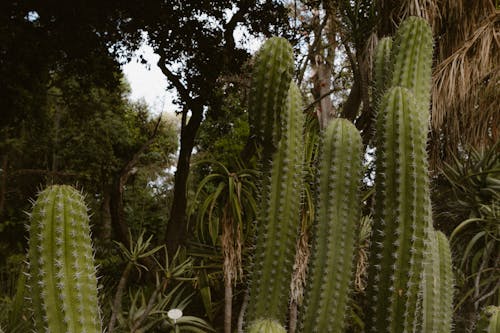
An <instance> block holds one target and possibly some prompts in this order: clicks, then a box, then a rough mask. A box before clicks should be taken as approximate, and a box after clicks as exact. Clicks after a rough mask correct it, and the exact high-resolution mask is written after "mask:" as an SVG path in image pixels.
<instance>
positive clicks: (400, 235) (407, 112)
mask: <svg viewBox="0 0 500 333" xmlns="http://www.w3.org/2000/svg"><path fill="white" fill-rule="evenodd" d="M423 119H424V117H422V116H421V115H419V114H418V108H417V106H416V102H415V98H414V97H413V94H412V93H411V92H410V91H409V90H407V89H405V88H401V87H395V88H391V89H390V90H389V91H388V92H387V94H386V95H384V98H383V99H382V102H381V106H380V110H379V112H378V117H377V159H376V176H375V177H376V183H375V216H374V228H373V229H374V231H373V235H372V249H371V254H370V256H371V258H370V264H371V267H370V270H369V281H370V282H369V284H368V290H367V293H368V297H369V299H368V302H369V303H370V304H371V307H370V309H369V311H368V313H367V328H368V329H370V330H371V331H373V332H407V331H411V329H410V328H411V327H413V326H414V324H415V312H416V306H417V300H418V292H419V284H418V282H417V280H419V279H421V277H422V259H423V258H422V257H423V253H424V239H425V230H426V227H427V224H428V223H429V222H428V221H429V219H430V218H431V216H430V211H429V207H430V202H429V200H430V198H429V179H428V175H427V158H426V150H425V147H426V139H427V123H426V122H424V121H423Z"/></svg>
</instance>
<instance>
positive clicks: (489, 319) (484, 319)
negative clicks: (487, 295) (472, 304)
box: [474, 305, 500, 333]
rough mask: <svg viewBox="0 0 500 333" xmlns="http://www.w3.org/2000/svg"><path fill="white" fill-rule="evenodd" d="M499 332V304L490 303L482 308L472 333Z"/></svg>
mask: <svg viewBox="0 0 500 333" xmlns="http://www.w3.org/2000/svg"><path fill="white" fill-rule="evenodd" d="M498 332H500V306H494V305H490V306H488V307H486V308H484V309H483V311H482V313H481V317H480V318H479V322H478V323H477V324H476V329H475V330H474V333H498Z"/></svg>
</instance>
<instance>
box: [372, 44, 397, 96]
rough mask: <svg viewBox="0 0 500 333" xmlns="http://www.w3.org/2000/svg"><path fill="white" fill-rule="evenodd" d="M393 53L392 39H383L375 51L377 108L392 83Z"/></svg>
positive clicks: (374, 70)
mask: <svg viewBox="0 0 500 333" xmlns="http://www.w3.org/2000/svg"><path fill="white" fill-rule="evenodd" d="M391 51H392V38H391V37H384V38H382V39H381V40H380V41H379V42H378V44H377V47H376V49H375V57H374V58H373V81H374V82H373V100H374V104H375V105H376V106H377V105H378V104H379V103H380V99H381V98H382V95H383V94H384V92H385V91H386V90H387V87H388V85H389V82H390V74H391V68H392V64H391Z"/></svg>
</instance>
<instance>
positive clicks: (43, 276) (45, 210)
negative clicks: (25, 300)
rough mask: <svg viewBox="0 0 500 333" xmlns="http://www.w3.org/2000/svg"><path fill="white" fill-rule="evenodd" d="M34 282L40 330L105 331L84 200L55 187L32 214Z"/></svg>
mask: <svg viewBox="0 0 500 333" xmlns="http://www.w3.org/2000/svg"><path fill="white" fill-rule="evenodd" d="M29 230H30V238H29V252H28V259H29V283H30V288H31V301H32V305H33V312H34V319H35V329H36V331H37V332H73V333H80V332H87V333H88V332H101V321H100V313H99V309H98V301H97V280H96V274H95V266H94V259H93V250H92V245H91V239H90V227H89V217H88V214H87V207H86V206H85V203H84V200H83V196H82V195H81V194H80V193H79V192H78V191H77V190H75V189H74V188H72V187H70V186H66V185H60V186H59V185H54V186H50V187H48V188H47V189H45V190H44V191H42V192H41V193H40V194H39V195H38V198H37V200H36V201H35V203H34V206H33V211H32V213H31V216H30V226H29Z"/></svg>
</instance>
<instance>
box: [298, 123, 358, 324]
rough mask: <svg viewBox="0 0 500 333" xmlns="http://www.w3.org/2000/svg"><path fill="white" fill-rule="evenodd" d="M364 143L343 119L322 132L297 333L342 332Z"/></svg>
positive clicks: (349, 281) (350, 269)
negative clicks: (311, 240)
mask: <svg viewBox="0 0 500 333" xmlns="http://www.w3.org/2000/svg"><path fill="white" fill-rule="evenodd" d="M361 151H362V142H361V136H360V134H359V131H358V130H357V129H356V127H355V126H354V125H353V124H352V123H351V122H349V121H348V120H346V119H333V120H332V121H330V123H329V124H328V127H327V128H326V129H325V132H324V138H323V144H322V153H321V155H320V167H319V168H320V171H319V189H318V208H317V210H316V211H317V216H316V221H315V233H314V236H313V237H314V245H313V250H312V254H313V257H312V259H311V262H310V266H309V267H310V270H309V279H308V285H307V288H306V297H305V302H306V303H305V308H304V313H303V315H301V332H339V333H340V332H342V330H343V327H344V317H345V312H346V305H347V299H348V297H349V290H350V284H351V280H352V275H353V274H352V272H353V258H354V250H355V248H354V245H355V238H356V229H357V222H358V220H359V212H360V207H359V185H360V183H359V181H360V179H361V165H362V163H361V157H362V153H361Z"/></svg>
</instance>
